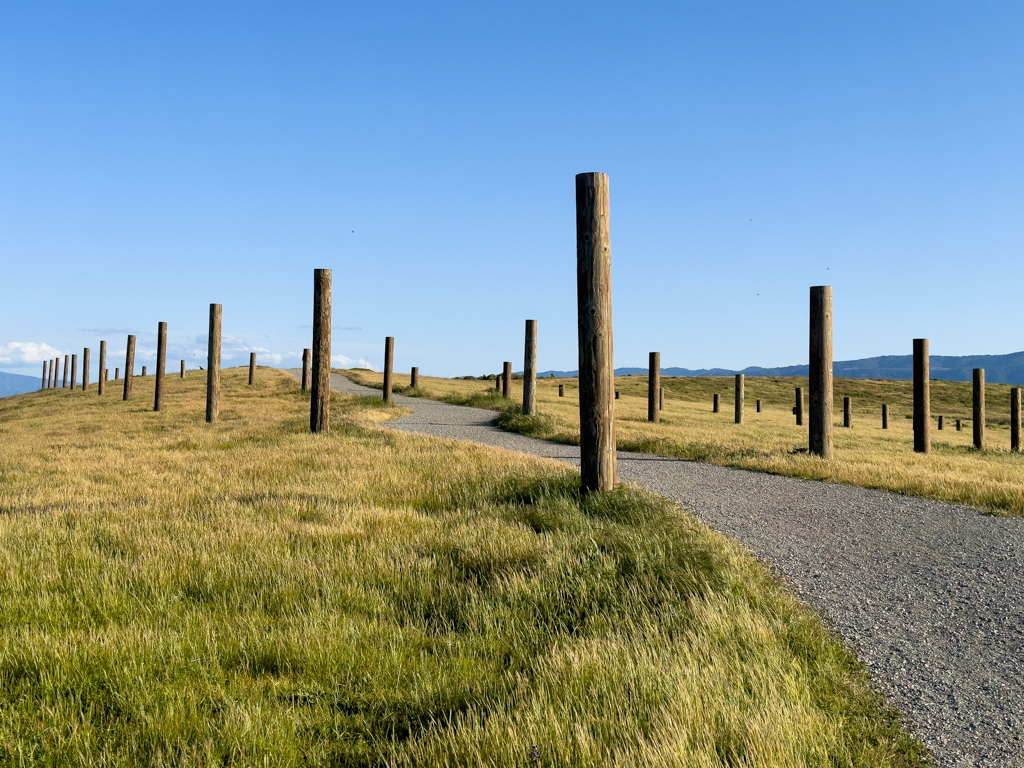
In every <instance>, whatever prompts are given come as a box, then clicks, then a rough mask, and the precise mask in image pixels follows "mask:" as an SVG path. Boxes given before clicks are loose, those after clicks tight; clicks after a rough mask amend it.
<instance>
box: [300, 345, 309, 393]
mask: <svg viewBox="0 0 1024 768" xmlns="http://www.w3.org/2000/svg"><path fill="white" fill-rule="evenodd" d="M302 391H303V392H308V391H309V348H306V349H304V350H302Z"/></svg>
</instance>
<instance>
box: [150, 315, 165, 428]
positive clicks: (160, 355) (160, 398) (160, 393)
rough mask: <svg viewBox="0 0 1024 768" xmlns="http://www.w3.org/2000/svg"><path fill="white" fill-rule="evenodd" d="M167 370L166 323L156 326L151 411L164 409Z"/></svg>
mask: <svg viewBox="0 0 1024 768" xmlns="http://www.w3.org/2000/svg"><path fill="white" fill-rule="evenodd" d="M166 369H167V323H157V324H156V384H155V386H154V387H153V410H154V411H159V410H160V409H161V408H163V407H164V373H165V371H166Z"/></svg>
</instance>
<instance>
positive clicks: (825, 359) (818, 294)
mask: <svg viewBox="0 0 1024 768" xmlns="http://www.w3.org/2000/svg"><path fill="white" fill-rule="evenodd" d="M810 342H811V343H810V356H809V365H808V381H807V394H808V399H809V401H810V403H809V405H810V413H809V414H808V416H809V418H808V420H807V421H808V450H809V452H810V453H812V454H814V455H816V456H820V457H821V458H823V459H831V458H832V456H833V450H832V286H831V285H815V286H812V287H811V332H810Z"/></svg>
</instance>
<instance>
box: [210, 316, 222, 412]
mask: <svg viewBox="0 0 1024 768" xmlns="http://www.w3.org/2000/svg"><path fill="white" fill-rule="evenodd" d="M222 313H223V307H221V305H220V304H211V305H210V331H209V334H208V335H207V337H206V423H207V424H213V422H215V421H216V420H217V415H218V414H219V412H220V321H221V316H222Z"/></svg>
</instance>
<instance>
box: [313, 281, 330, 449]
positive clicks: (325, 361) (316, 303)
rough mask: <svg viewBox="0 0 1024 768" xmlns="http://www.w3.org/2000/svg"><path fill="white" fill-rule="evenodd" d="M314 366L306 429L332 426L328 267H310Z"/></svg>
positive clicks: (322, 429)
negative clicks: (307, 426)
mask: <svg viewBox="0 0 1024 768" xmlns="http://www.w3.org/2000/svg"><path fill="white" fill-rule="evenodd" d="M312 349H313V370H312V374H313V375H312V381H311V383H310V398H309V431H310V432H328V431H330V426H331V423H330V422H331V270H329V269H315V270H313V347H312Z"/></svg>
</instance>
